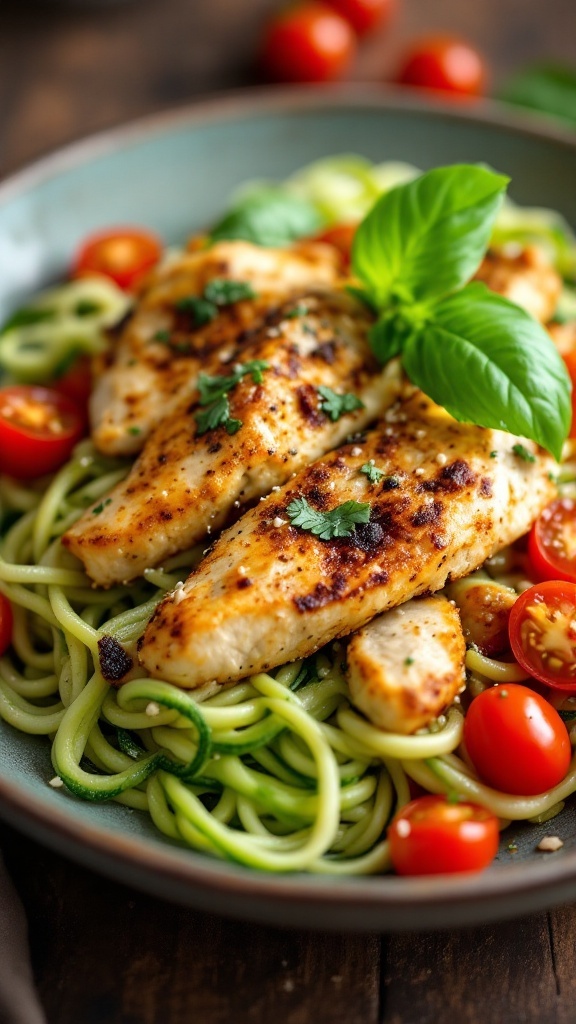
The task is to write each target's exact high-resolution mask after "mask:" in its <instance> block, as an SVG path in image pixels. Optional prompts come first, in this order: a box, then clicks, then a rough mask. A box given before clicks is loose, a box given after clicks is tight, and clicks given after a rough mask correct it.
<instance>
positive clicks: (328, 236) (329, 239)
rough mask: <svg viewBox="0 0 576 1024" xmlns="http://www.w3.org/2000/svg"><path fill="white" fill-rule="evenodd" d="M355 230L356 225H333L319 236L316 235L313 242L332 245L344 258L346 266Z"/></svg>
mask: <svg viewBox="0 0 576 1024" xmlns="http://www.w3.org/2000/svg"><path fill="white" fill-rule="evenodd" d="M357 228H358V225H357V224H335V225H334V226H333V227H331V228H327V229H326V231H323V232H322V233H321V234H320V235H316V237H315V238H314V241H315V242H325V243H327V244H328V245H333V246H334V248H335V249H338V252H339V253H340V254H341V255H342V256H343V257H344V262H345V263H346V264H348V263H350V256H351V252H352V242H353V241H354V235H355V234H356V230H357Z"/></svg>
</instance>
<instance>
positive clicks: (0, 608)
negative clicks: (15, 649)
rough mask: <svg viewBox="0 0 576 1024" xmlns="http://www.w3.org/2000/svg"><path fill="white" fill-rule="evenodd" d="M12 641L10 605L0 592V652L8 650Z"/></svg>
mask: <svg viewBox="0 0 576 1024" xmlns="http://www.w3.org/2000/svg"><path fill="white" fill-rule="evenodd" d="M11 642H12V605H11V604H10V601H9V600H8V598H7V597H4V594H0V654H4V653H5V651H7V650H8V648H9V647H10V644H11Z"/></svg>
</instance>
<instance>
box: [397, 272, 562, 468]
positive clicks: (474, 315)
mask: <svg viewBox="0 0 576 1024" xmlns="http://www.w3.org/2000/svg"><path fill="white" fill-rule="evenodd" d="M402 358H403V363H404V367H405V369H406V372H407V374H408V376H409V377H410V379H411V381H412V382H413V383H414V384H416V385H417V386H418V387H420V388H422V390H423V391H424V392H425V393H426V394H427V395H429V396H430V398H432V399H433V400H434V401H435V402H437V403H438V404H439V405H442V406H444V408H445V409H446V410H447V411H448V412H449V413H450V414H451V415H452V416H454V418H455V419H457V420H462V421H464V422H466V423H476V424H478V426H481V427H494V428H496V429H499V430H507V431H509V432H510V433H512V434H520V435H521V436H522V437H528V438H530V439H531V440H532V441H536V442H537V443H538V444H540V445H542V447H543V448H546V449H547V450H548V451H549V452H551V453H552V455H554V457H555V458H556V459H557V460H559V459H560V454H561V451H562V443H563V441H564V439H565V437H566V435H567V433H568V429H569V426H570V417H571V402H570V380H569V377H568V373H567V371H566V368H565V366H564V363H563V360H562V358H561V356H560V355H559V354H558V352H557V350H556V348H555V346H554V344H553V342H552V340H551V339H550V337H549V336H548V334H547V333H546V331H545V330H544V328H543V327H541V325H540V324H539V323H538V322H537V321H536V320H534V319H533V318H532V317H531V316H530V315H529V314H528V313H526V312H525V311H524V310H522V309H520V308H519V307H518V306H515V305H514V304H513V303H512V302H509V301H508V300H507V299H504V298H502V297H501V296H499V295H495V294H494V293H493V292H490V291H489V290H488V289H487V288H486V287H485V285H483V284H479V283H475V284H470V285H468V286H467V287H466V288H464V289H463V290H462V291H461V292H458V293H457V294H456V295H452V296H450V297H449V298H447V299H444V300H443V301H442V302H440V303H438V305H437V306H436V307H435V311H434V317H433V319H432V320H431V321H430V322H429V323H428V324H427V325H426V326H425V327H424V328H423V329H422V330H421V331H417V332H414V334H412V335H411V337H410V338H409V339H408V341H407V342H406V345H405V348H404V353H403V357H402Z"/></svg>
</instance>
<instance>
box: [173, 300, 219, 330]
mask: <svg viewBox="0 0 576 1024" xmlns="http://www.w3.org/2000/svg"><path fill="white" fill-rule="evenodd" d="M175 305H176V309H177V310H178V312H179V313H188V314H189V315H190V316H191V317H192V320H193V323H194V327H205V326H206V324H209V323H211V322H212V320H215V319H216V317H217V316H218V309H217V307H216V306H215V304H214V303H213V302H210V301H209V300H208V299H206V298H204V299H203V298H202V297H201V296H199V295H187V296H186V298H185V299H179V300H178V302H177V303H176V304H175Z"/></svg>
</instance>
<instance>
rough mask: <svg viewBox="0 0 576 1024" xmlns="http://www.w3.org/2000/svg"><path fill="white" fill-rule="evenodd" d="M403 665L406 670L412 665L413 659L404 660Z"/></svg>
mask: <svg viewBox="0 0 576 1024" xmlns="http://www.w3.org/2000/svg"><path fill="white" fill-rule="evenodd" d="M404 664H405V665H406V668H408V667H409V666H410V665H413V664H414V658H404Z"/></svg>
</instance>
